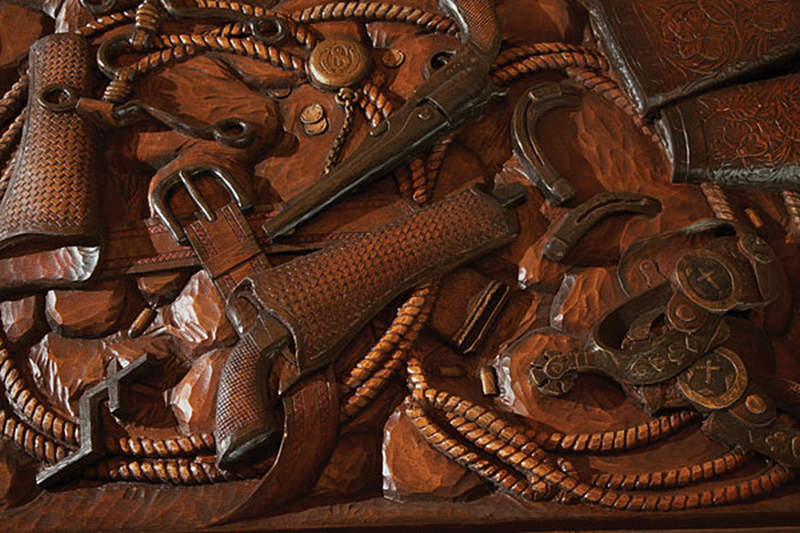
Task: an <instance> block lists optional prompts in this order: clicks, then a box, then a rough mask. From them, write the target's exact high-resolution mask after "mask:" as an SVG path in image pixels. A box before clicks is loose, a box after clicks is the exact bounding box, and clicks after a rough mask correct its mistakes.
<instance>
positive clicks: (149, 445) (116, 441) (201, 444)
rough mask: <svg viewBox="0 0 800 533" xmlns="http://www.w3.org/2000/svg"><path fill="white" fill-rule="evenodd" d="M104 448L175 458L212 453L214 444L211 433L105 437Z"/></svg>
mask: <svg viewBox="0 0 800 533" xmlns="http://www.w3.org/2000/svg"><path fill="white" fill-rule="evenodd" d="M105 445H106V450H107V451H108V452H109V453H112V454H114V455H122V456H129V457H157V458H162V459H163V458H177V457H182V456H193V455H202V454H209V453H212V454H213V453H214V451H215V450H216V446H215V443H214V435H212V434H211V433H205V432H201V433H194V434H191V435H177V436H175V437H169V438H165V439H150V438H147V437H119V438H114V437H110V438H107V439H106V441H105Z"/></svg>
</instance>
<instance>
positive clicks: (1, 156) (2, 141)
mask: <svg viewBox="0 0 800 533" xmlns="http://www.w3.org/2000/svg"><path fill="white" fill-rule="evenodd" d="M24 125H25V108H23V110H22V111H20V112H19V114H18V115H17V117H16V118H15V119H14V122H12V123H11V124H10V125H9V126H8V128H6V130H5V131H4V132H3V134H2V135H0V161H6V160H8V157H9V155H11V153H12V152H13V151H14V149H15V148H16V147H17V145H18V144H19V139H20V137H22V127H23V126H24Z"/></svg>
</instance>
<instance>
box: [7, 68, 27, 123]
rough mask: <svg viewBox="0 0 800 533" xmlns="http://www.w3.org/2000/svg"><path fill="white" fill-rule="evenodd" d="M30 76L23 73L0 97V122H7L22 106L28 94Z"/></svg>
mask: <svg viewBox="0 0 800 533" xmlns="http://www.w3.org/2000/svg"><path fill="white" fill-rule="evenodd" d="M29 84H30V78H29V77H28V75H27V74H23V75H22V76H20V77H19V79H18V80H17V81H15V82H14V83H13V84H12V85H11V88H10V89H9V90H7V91H6V92H5V94H3V96H2V97H0V123H5V122H7V121H8V120H9V119H10V118H11V116H12V115H13V114H14V113H16V112H17V111H18V110H20V109H21V108H22V106H23V105H24V101H25V98H27V96H28V85H29Z"/></svg>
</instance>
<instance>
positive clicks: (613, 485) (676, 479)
mask: <svg viewBox="0 0 800 533" xmlns="http://www.w3.org/2000/svg"><path fill="white" fill-rule="evenodd" d="M747 458H748V454H747V452H745V451H744V450H743V449H742V448H738V447H737V448H734V449H733V450H731V451H729V452H726V453H724V454H722V455H721V456H719V457H716V458H714V459H709V460H708V461H703V462H702V463H697V464H694V465H689V466H682V467H680V468H674V469H672V470H664V471H657V472H639V473H630V474H612V473H609V472H602V473H598V474H595V475H593V476H592V478H591V482H592V484H593V485H596V486H598V487H601V488H604V489H625V490H644V489H647V490H652V489H672V488H676V487H683V486H686V485H691V484H694V483H701V482H703V481H710V480H712V479H714V478H716V477H719V476H722V475H724V474H728V473H731V472H735V471H736V470H739V469H740V468H741V467H742V466H743V465H744V464H745V462H746V461H747Z"/></svg>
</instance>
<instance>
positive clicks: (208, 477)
mask: <svg viewBox="0 0 800 533" xmlns="http://www.w3.org/2000/svg"><path fill="white" fill-rule="evenodd" d="M214 461H215V459H214V457H213V456H199V457H195V458H192V459H189V458H178V459H143V460H136V461H130V460H128V459H124V458H120V457H110V458H106V459H103V460H101V461H99V462H97V463H95V464H94V465H92V466H90V467H88V468H87V469H86V470H85V471H84V474H83V475H84V477H86V478H88V479H100V480H105V481H140V482H149V483H171V484H173V485H202V484H208V483H217V482H220V481H234V480H238V479H245V478H246V477H251V474H250V473H244V474H243V473H239V472H229V471H226V470H220V469H219V468H217V466H216V464H215V462H214Z"/></svg>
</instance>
